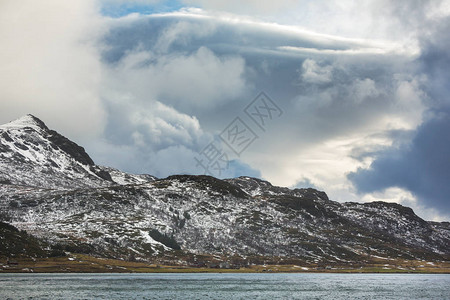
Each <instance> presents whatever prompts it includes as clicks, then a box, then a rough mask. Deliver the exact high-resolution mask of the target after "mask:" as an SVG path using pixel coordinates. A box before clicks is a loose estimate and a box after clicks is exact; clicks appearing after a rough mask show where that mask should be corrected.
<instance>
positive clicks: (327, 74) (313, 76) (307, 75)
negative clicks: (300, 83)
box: [302, 58, 333, 83]
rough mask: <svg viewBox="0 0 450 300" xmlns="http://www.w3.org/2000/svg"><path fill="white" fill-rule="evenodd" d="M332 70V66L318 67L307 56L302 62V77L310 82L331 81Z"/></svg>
mask: <svg viewBox="0 0 450 300" xmlns="http://www.w3.org/2000/svg"><path fill="white" fill-rule="evenodd" d="M332 71H333V67H332V66H324V67H320V66H319V65H317V63H316V62H315V61H314V60H312V59H309V58H308V59H306V60H305V61H304V62H303V64H302V79H303V80H305V81H306V82H311V83H327V82H330V81H331V75H332V74H331V72H332Z"/></svg>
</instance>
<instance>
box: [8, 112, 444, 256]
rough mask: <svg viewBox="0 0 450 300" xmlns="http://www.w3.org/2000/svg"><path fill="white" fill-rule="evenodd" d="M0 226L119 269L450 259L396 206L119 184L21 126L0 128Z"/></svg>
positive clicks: (32, 120)
mask: <svg viewBox="0 0 450 300" xmlns="http://www.w3.org/2000/svg"><path fill="white" fill-rule="evenodd" d="M0 221H3V222H7V223H10V224H12V225H14V226H15V227H17V228H19V229H20V230H25V231H26V232H28V233H29V234H32V235H33V236H36V237H37V238H39V239H41V240H42V241H45V243H47V244H48V245H50V246H56V245H57V247H58V249H65V251H69V252H81V253H88V254H90V255H97V256H101V257H109V258H116V259H124V260H128V259H131V258H133V259H139V260H144V261H154V260H162V259H172V261H180V260H181V261H184V263H187V260H189V259H188V258H189V257H192V255H209V256H211V257H220V258H221V259H228V258H229V257H239V258H240V259H254V260H255V261H258V260H259V258H258V257H265V258H276V259H277V260H278V261H279V262H280V261H287V260H292V259H295V260H299V261H302V262H304V263H306V264H314V263H316V264H317V263H330V264H354V263H361V262H365V263H368V262H369V261H371V260H373V259H375V258H377V259H384V260H387V261H388V260H392V259H398V258H403V259H429V260H433V261H442V260H445V261H447V260H448V257H449V256H450V250H449V249H450V224H449V223H448V222H427V221H425V220H423V219H421V218H420V217H419V216H417V215H416V214H415V213H414V211H413V210H412V209H411V208H408V207H405V206H402V205H400V204H396V203H385V202H371V203H355V202H346V203H339V202H335V201H332V200H330V199H329V198H328V196H327V195H326V193H325V192H323V191H318V190H315V189H312V188H306V189H289V188H286V187H277V186H273V185H272V184H271V183H270V182H268V181H265V180H262V179H258V178H252V177H247V176H241V177H237V178H230V179H224V180H221V179H217V178H214V177H211V176H206V175H173V176H169V177H167V178H162V179H158V178H156V177H154V176H151V175H133V174H128V173H125V172H121V171H119V170H116V169H113V168H109V167H103V166H97V165H95V163H94V162H93V160H92V159H91V158H90V157H89V155H88V154H87V153H86V152H85V150H84V148H82V147H81V146H78V145H77V144H76V143H74V142H72V141H70V140H68V139H67V138H65V137H63V136H62V135H60V134H58V133H57V132H56V131H53V130H51V129H49V128H48V127H47V126H46V125H45V123H44V122H42V121H40V120H39V119H38V118H36V117H34V116H32V115H27V116H25V117H23V118H21V119H19V120H17V121H13V122H10V123H8V124H5V125H2V126H0Z"/></svg>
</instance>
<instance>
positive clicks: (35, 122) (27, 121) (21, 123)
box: [0, 114, 48, 130]
mask: <svg viewBox="0 0 450 300" xmlns="http://www.w3.org/2000/svg"><path fill="white" fill-rule="evenodd" d="M0 127H1V128H3V129H9V128H11V129H12V128H25V127H31V128H34V129H44V130H48V127H47V126H46V125H45V123H44V122H42V121H41V120H40V119H39V118H37V117H35V116H33V115H32V114H27V115H25V116H22V117H20V118H18V119H16V120H14V121H11V122H9V123H6V124H4V125H1V126H0Z"/></svg>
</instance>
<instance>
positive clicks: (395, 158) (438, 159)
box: [349, 17, 450, 218]
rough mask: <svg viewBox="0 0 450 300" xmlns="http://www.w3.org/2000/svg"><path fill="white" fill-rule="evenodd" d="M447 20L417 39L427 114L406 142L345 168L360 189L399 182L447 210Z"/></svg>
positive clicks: (379, 188) (449, 205) (449, 144)
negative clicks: (365, 162)
mask: <svg viewBox="0 0 450 300" xmlns="http://www.w3.org/2000/svg"><path fill="white" fill-rule="evenodd" d="M445 24H446V25H448V24H450V18H448V17H447V18H446V19H444V20H440V22H439V24H438V25H437V26H433V28H434V31H433V32H432V34H430V32H429V33H428V34H427V35H426V36H424V37H423V38H422V40H421V42H422V45H423V46H422V49H423V52H422V55H421V57H420V58H419V60H418V63H419V66H420V71H421V72H423V74H424V76H426V80H425V81H423V82H422V85H421V87H422V89H423V91H424V92H426V93H427V96H428V98H427V99H426V100H427V101H426V103H427V104H428V105H429V110H428V111H427V113H426V119H425V120H424V122H423V124H422V125H421V126H420V127H419V128H418V129H417V131H416V132H415V135H414V137H413V139H412V140H411V141H410V142H409V143H403V144H401V145H397V146H396V147H392V148H389V149H386V150H384V151H380V152H379V153H377V158H376V160H375V161H373V163H372V164H371V165H370V168H362V169H359V170H358V171H357V172H353V173H350V174H349V178H350V180H351V181H352V182H353V183H354V184H355V186H356V188H357V189H358V191H359V192H361V193H372V192H376V191H382V190H384V189H388V188H391V187H400V188H403V189H406V190H408V191H410V192H411V193H413V195H414V196H415V197H417V199H418V202H419V204H420V205H422V206H424V207H426V208H435V209H437V210H439V211H441V212H446V211H449V208H450V202H449V201H448V195H449V193H450V189H449V186H448V180H449V178H450V173H449V170H450V159H449V156H448V155H447V153H448V149H449V147H450V138H449V135H448V132H449V131H450V98H449V96H448V95H449V93H448V92H449V88H448V85H446V84H444V82H448V80H450V72H449V69H448V66H449V65H450V64H449V63H450V56H449V55H448V52H447V51H446V50H444V49H447V47H448V46H450V40H449V39H448V37H447V34H446V33H445V32H446V30H445V29H444V28H445V27H446V26H445ZM405 90H406V91H405ZM400 93H401V94H405V96H406V95H408V93H409V90H408V88H407V87H406V88H404V89H403V91H400ZM446 217H447V218H448V217H449V216H448V214H447V216H446Z"/></svg>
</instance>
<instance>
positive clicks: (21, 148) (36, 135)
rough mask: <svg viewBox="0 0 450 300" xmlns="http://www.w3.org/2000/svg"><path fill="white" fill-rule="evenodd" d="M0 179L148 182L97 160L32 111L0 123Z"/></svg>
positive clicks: (47, 183)
mask: <svg viewBox="0 0 450 300" xmlns="http://www.w3.org/2000/svg"><path fill="white" fill-rule="evenodd" d="M0 138H1V139H0V182H3V183H10V184H14V185H26V186H39V187H44V188H54V189H61V188H63V189H65V188H68V189H73V188H76V187H101V186H110V185H114V184H129V183H140V182H147V181H149V180H153V179H155V177H153V176H149V175H130V174H126V173H123V172H120V171H119V170H115V169H112V168H105V167H101V166H97V165H95V164H94V162H93V161H92V159H91V158H90V157H89V155H88V154H87V153H86V151H85V150H84V148H83V147H80V146H78V145H77V144H75V143H74V142H72V141H70V140H69V139H67V138H65V137H64V136H62V135H60V134H59V133H57V132H56V131H53V130H50V129H49V128H48V127H47V126H46V125H45V124H44V122H42V121H41V120H39V119H38V118H36V117H34V116H32V115H26V116H24V117H22V118H20V119H18V120H15V121H12V122H10V123H7V124H5V125H1V126H0Z"/></svg>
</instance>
